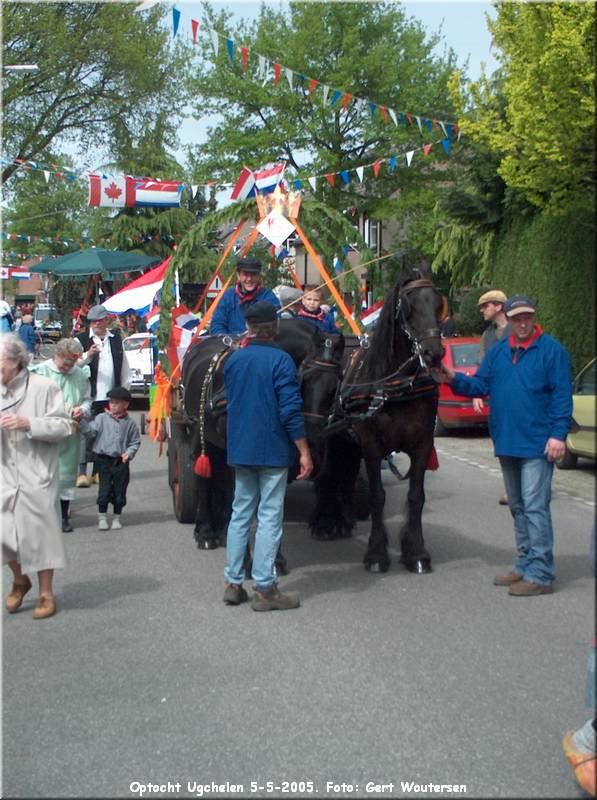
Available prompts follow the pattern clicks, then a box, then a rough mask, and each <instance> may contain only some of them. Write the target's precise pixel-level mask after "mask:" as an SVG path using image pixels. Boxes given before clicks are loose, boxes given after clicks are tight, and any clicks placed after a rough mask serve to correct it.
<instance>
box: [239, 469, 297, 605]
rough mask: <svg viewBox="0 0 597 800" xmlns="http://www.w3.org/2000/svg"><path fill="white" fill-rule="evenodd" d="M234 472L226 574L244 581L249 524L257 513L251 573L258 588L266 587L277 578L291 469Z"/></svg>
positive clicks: (261, 589) (263, 588)
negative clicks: (287, 483)
mask: <svg viewBox="0 0 597 800" xmlns="http://www.w3.org/2000/svg"><path fill="white" fill-rule="evenodd" d="M235 473H236V477H235V484H234V501H233V503H232V516H231V517H230V524H229V525H228V538H227V543H226V557H227V561H228V563H227V565H226V569H225V570H224V576H225V578H226V580H227V581H228V583H242V582H243V580H244V579H245V570H244V566H243V560H244V557H245V550H246V547H247V541H248V539H249V528H250V526H251V521H252V519H253V517H254V516H255V514H256V515H257V532H256V533H255V548H254V551H253V574H252V577H253V580H254V581H255V588H256V589H258V590H259V591H265V590H267V589H269V588H270V587H271V585H272V584H273V583H275V580H276V567H275V559H276V553H277V552H278V545H279V544H280V539H281V538H282V520H283V518H284V496H285V494H286V480H287V477H288V469H286V468H280V467H236V468H235Z"/></svg>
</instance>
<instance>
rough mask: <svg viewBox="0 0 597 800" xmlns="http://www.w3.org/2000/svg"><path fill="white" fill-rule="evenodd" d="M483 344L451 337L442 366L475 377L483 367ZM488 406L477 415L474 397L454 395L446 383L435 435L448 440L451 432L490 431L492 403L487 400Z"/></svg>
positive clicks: (447, 343)
mask: <svg viewBox="0 0 597 800" xmlns="http://www.w3.org/2000/svg"><path fill="white" fill-rule="evenodd" d="M480 342H481V340H480V339H479V337H478V336H474V337H473V336H451V337H449V338H446V339H443V340H442V344H443V346H444V349H445V351H446V352H445V355H444V357H443V358H442V362H443V363H444V364H445V365H446V366H447V367H451V368H452V369H453V370H455V371H456V372H462V373H464V374H465V375H474V374H475V372H476V371H477V368H478V367H479V364H480V363H481V358H480V355H479V350H480ZM484 403H485V406H484V408H483V411H482V413H481V414H476V413H475V410H474V409H473V399H472V397H463V396H462V395H459V394H454V392H453V391H452V389H451V388H450V387H449V386H448V384H447V383H442V384H441V385H440V389H439V404H438V408H437V419H436V422H435V435H436V436H445V434H446V433H447V432H448V430H449V429H450V428H469V427H487V419H488V417H489V403H488V401H487V400H485V401H484Z"/></svg>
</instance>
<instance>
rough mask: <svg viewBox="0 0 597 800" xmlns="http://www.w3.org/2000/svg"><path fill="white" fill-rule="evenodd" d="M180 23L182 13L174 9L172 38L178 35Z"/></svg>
mask: <svg viewBox="0 0 597 800" xmlns="http://www.w3.org/2000/svg"><path fill="white" fill-rule="evenodd" d="M179 23H180V11H179V10H178V9H177V8H173V9H172V38H173V39H174V37H175V36H176V34H177V33H178V25H179Z"/></svg>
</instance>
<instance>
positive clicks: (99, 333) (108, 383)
mask: <svg viewBox="0 0 597 800" xmlns="http://www.w3.org/2000/svg"><path fill="white" fill-rule="evenodd" d="M110 319H111V318H110V314H109V313H108V312H107V311H106V309H105V308H104V306H102V305H96V306H92V307H91V308H90V309H89V311H88V313H87V320H88V322H89V333H79V334H77V336H76V337H75V338H76V339H78V340H79V341H80V342H81V344H82V345H83V353H84V355H83V357H82V358H81V359H80V361H79V366H81V367H82V366H89V370H90V372H91V377H90V383H91V400H92V403H91V417H92V418H95V417H96V416H97V415H98V414H99V413H101V412H102V411H103V410H104V409H105V408H106V406H107V405H108V392H109V391H110V389H114V388H115V387H116V386H124V387H125V388H129V386H130V383H131V370H130V367H129V364H128V361H127V358H126V353H125V352H124V350H123V347H122V339H121V338H120V333H119V332H118V331H112V330H110ZM80 459H81V461H80V464H79V476H78V478H77V483H76V486H77V487H79V488H86V487H88V486H89V485H90V482H89V479H88V478H87V474H86V472H87V463H88V462H89V461H91V450H90V443H89V440H88V437H85V436H82V437H81V456H80ZM93 476H94V477H93V481H94V482H95V483H98V482H99V478H98V476H97V470H96V469H95V467H94V470H93Z"/></svg>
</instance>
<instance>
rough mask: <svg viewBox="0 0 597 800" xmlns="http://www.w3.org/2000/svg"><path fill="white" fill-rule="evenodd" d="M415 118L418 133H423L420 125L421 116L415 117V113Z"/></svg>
mask: <svg viewBox="0 0 597 800" xmlns="http://www.w3.org/2000/svg"><path fill="white" fill-rule="evenodd" d="M415 119H416V120H417V125H418V126H419V133H423V128H422V127H421V117H417V115H416V114H415Z"/></svg>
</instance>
